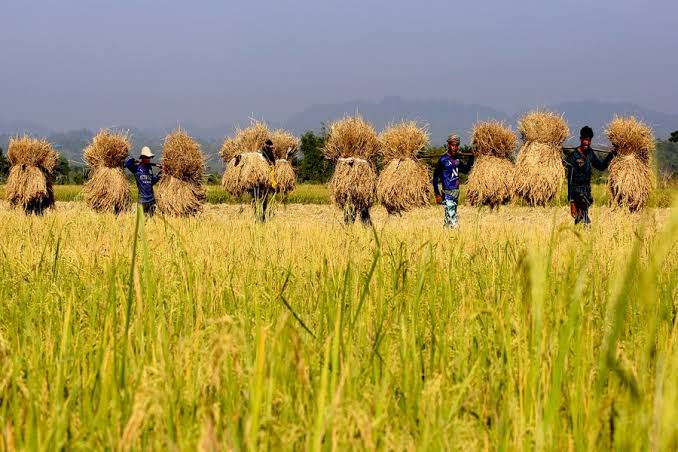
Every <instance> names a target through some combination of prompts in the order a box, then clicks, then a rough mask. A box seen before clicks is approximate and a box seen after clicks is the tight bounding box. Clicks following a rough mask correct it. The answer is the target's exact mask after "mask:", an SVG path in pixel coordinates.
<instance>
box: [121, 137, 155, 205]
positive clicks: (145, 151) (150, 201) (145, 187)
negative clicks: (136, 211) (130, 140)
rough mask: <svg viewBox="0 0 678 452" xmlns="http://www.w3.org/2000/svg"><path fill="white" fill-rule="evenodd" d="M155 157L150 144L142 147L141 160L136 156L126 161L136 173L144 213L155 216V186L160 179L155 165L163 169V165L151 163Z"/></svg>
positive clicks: (128, 167) (126, 164) (129, 168)
mask: <svg viewBox="0 0 678 452" xmlns="http://www.w3.org/2000/svg"><path fill="white" fill-rule="evenodd" d="M153 157H155V156H154V155H153V153H152V152H151V150H150V148H149V147H148V146H144V147H143V148H142V149H141V155H140V156H139V160H136V159H134V158H131V159H128V160H127V161H126V162H125V165H124V166H125V168H127V169H128V170H130V171H131V172H132V174H134V179H136V181H137V188H138V189H139V203H140V204H141V207H142V208H143V210H144V214H146V215H148V216H153V214H154V213H155V194H154V193H153V186H154V185H155V184H156V183H158V181H159V180H160V173H158V174H157V175H153V167H154V166H156V167H158V168H159V169H160V171H162V165H156V164H154V163H151V159H152V158H153Z"/></svg>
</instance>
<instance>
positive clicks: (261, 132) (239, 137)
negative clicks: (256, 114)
mask: <svg viewBox="0 0 678 452" xmlns="http://www.w3.org/2000/svg"><path fill="white" fill-rule="evenodd" d="M270 135H271V132H270V131H269V130H268V126H267V125H266V123H264V122H261V121H256V120H252V123H251V124H250V126H249V127H247V128H245V129H237V130H236V131H235V136H234V137H233V139H234V140H235V146H236V148H237V149H238V152H239V153H244V152H257V151H260V150H261V148H262V147H263V146H264V143H266V140H268V139H269V138H270Z"/></svg>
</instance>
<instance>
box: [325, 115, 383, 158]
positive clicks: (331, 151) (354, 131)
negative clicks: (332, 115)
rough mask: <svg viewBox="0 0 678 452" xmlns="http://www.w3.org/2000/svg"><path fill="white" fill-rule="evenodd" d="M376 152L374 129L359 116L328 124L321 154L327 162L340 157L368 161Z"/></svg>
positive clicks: (377, 145)
mask: <svg viewBox="0 0 678 452" xmlns="http://www.w3.org/2000/svg"><path fill="white" fill-rule="evenodd" d="M378 150H379V140H378V139H377V133H376V131H375V130H374V127H372V125H371V124H370V123H368V122H367V121H365V120H364V119H363V118H362V117H361V116H346V117H344V118H342V119H339V120H338V121H335V122H333V123H331V124H330V126H329V134H328V136H327V140H326V141H325V147H324V148H323V154H324V155H325V158H327V159H329V160H338V159H339V158H342V157H343V158H349V157H358V158H361V159H365V160H369V159H370V158H372V157H373V156H374V155H375V154H376V153H377V151H378Z"/></svg>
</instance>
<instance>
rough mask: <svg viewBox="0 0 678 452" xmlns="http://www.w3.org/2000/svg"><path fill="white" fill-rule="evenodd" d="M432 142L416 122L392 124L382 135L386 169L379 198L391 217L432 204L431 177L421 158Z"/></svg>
mask: <svg viewBox="0 0 678 452" xmlns="http://www.w3.org/2000/svg"><path fill="white" fill-rule="evenodd" d="M428 143H429V137H428V132H427V131H426V130H425V129H424V128H422V127H419V126H418V125H417V123H416V122H414V121H404V122H400V123H398V124H394V125H391V126H390V127H388V128H387V129H386V130H384V131H383V132H382V133H381V134H380V135H379V149H380V152H381V154H382V155H383V156H384V162H385V163H386V166H385V167H384V170H383V171H382V172H381V174H380V175H379V181H378V182H377V198H378V199H379V202H380V203H381V205H383V206H384V207H385V208H386V211H387V212H388V213H389V215H392V214H400V213H402V212H406V211H408V210H411V209H414V208H417V207H423V206H426V205H428V204H429V203H430V202H431V196H432V190H431V177H430V174H429V171H428V169H427V168H426V165H424V164H422V163H421V162H420V161H419V160H418V159H417V157H418V155H419V152H420V151H421V150H422V149H424V148H425V147H426V146H427V145H428Z"/></svg>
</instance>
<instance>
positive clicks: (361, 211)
mask: <svg viewBox="0 0 678 452" xmlns="http://www.w3.org/2000/svg"><path fill="white" fill-rule="evenodd" d="M358 217H360V222H361V223H362V225H363V226H366V227H369V226H372V218H370V209H369V208H368V207H362V208H357V207H347V208H345V209H344V224H345V225H346V226H348V225H351V224H353V223H355V220H356V219H358Z"/></svg>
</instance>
